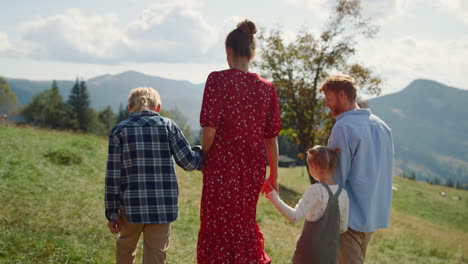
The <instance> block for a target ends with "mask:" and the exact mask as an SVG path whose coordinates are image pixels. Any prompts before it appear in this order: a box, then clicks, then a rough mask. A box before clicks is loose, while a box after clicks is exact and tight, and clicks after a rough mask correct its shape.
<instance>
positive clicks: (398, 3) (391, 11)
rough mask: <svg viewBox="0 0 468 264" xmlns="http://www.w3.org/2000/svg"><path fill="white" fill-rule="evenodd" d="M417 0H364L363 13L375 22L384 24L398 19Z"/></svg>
mask: <svg viewBox="0 0 468 264" xmlns="http://www.w3.org/2000/svg"><path fill="white" fill-rule="evenodd" d="M414 1H415V0H362V1H361V8H362V12H363V15H364V16H365V17H369V18H371V19H372V20H373V22H374V23H377V24H384V23H387V22H388V21H389V20H392V19H396V18H398V17H400V16H401V15H403V14H404V13H405V12H406V11H407V10H409V8H410V5H411V4H412V3H413V2H414Z"/></svg>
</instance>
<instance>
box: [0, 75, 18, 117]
mask: <svg viewBox="0 0 468 264" xmlns="http://www.w3.org/2000/svg"><path fill="white" fill-rule="evenodd" d="M17 105H18V99H17V98H16V94H15V93H14V92H13V91H12V90H11V88H10V86H9V85H8V83H7V82H6V81H5V79H3V78H2V77H0V114H3V113H5V114H11V113H12V112H13V110H15V108H16V106H17Z"/></svg>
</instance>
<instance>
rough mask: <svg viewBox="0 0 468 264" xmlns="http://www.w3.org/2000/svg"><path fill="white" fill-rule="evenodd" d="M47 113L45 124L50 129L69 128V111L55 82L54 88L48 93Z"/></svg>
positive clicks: (53, 83)
mask: <svg viewBox="0 0 468 264" xmlns="http://www.w3.org/2000/svg"><path fill="white" fill-rule="evenodd" d="M45 111H46V113H45V124H46V125H47V126H48V127H50V128H56V129H65V128H67V120H66V119H67V113H66V112H67V109H66V105H65V103H64V102H63V98H62V96H61V95H60V91H59V88H58V85H57V82H56V81H55V80H54V81H53V82H52V88H51V89H50V91H49V92H48V96H47V104H46V106H45Z"/></svg>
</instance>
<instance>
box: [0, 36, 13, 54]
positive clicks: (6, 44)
mask: <svg viewBox="0 0 468 264" xmlns="http://www.w3.org/2000/svg"><path fill="white" fill-rule="evenodd" d="M10 48H11V44H10V41H9V39H8V35H7V34H6V33H4V32H0V52H5V51H7V50H9V49H10Z"/></svg>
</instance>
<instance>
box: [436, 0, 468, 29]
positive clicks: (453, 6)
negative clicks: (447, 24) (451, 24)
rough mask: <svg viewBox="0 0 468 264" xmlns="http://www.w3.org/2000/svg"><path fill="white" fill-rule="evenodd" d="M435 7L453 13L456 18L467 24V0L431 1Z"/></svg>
mask: <svg viewBox="0 0 468 264" xmlns="http://www.w3.org/2000/svg"><path fill="white" fill-rule="evenodd" d="M433 3H434V4H435V6H436V7H437V8H440V9H441V10H442V11H444V12H446V13H447V14H449V15H453V16H454V17H456V18H457V19H458V20H460V21H461V22H463V23H464V24H465V25H468V1H466V0H437V1H434V2H433Z"/></svg>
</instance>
